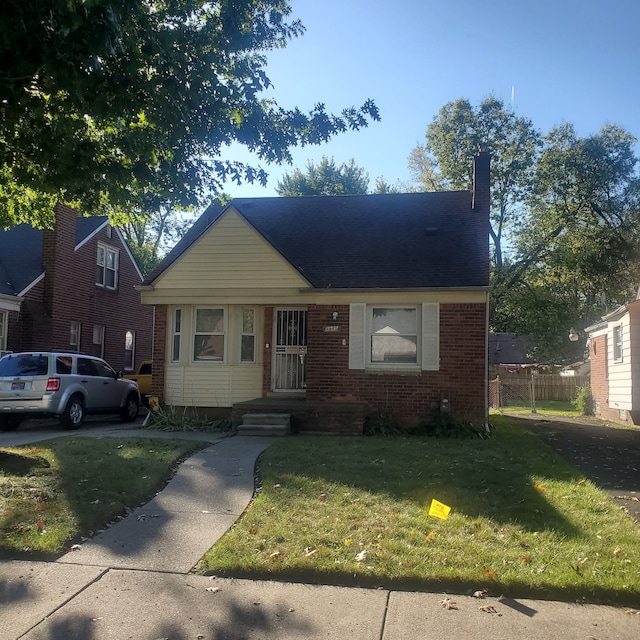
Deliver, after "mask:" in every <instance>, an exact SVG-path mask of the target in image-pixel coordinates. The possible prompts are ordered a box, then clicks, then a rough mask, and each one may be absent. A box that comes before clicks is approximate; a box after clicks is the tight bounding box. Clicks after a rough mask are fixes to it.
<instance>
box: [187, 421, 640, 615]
mask: <svg viewBox="0 0 640 640" xmlns="http://www.w3.org/2000/svg"><path fill="white" fill-rule="evenodd" d="M493 423H494V425H496V426H497V432H496V434H495V435H494V437H492V438H490V439H488V440H480V439H477V440H439V439H429V438H419V437H395V438H394V437H387V438H385V437H373V438H326V437H319V438H314V437H298V438H289V439H287V440H284V441H282V442H279V443H278V444H276V445H274V446H272V447H270V448H269V449H268V450H267V451H266V452H265V454H264V455H263V457H262V459H261V461H260V477H261V480H262V487H261V491H260V493H259V495H258V496H257V497H256V499H255V500H254V502H253V503H252V504H251V505H250V507H249V508H248V509H247V510H246V512H245V513H244V515H243V516H242V517H241V518H240V520H239V521H238V522H237V523H236V525H235V526H234V527H233V528H232V529H231V531H229V532H228V533H227V534H226V535H225V536H224V537H223V538H222V539H221V540H220V541H219V542H218V543H217V544H216V545H215V546H214V547H213V548H212V549H210V550H209V552H208V553H207V554H206V555H205V557H204V559H203V560H202V562H201V563H200V565H199V566H198V568H197V569H198V571H199V572H201V573H204V574H216V575H226V576H236V577H248V578H251V577H268V578H273V579H289V580H301V581H315V582H322V583H335V584H360V585H363V586H379V585H382V586H385V587H391V586H396V587H398V588H417V589H436V590H438V591H441V590H445V589H446V590H457V591H462V592H464V591H467V590H473V591H475V590H479V589H487V590H488V591H489V593H490V594H492V595H500V594H508V595H510V596H520V597H522V596H527V595H528V596H531V595H536V596H539V597H553V598H566V599H580V600H582V599H586V600H587V601H598V602H616V603H618V604H622V603H625V604H635V605H637V604H638V603H640V571H638V567H639V566H640V535H639V534H640V530H639V529H638V525H637V524H635V523H634V522H633V520H632V519H631V518H630V517H629V516H628V515H626V514H624V513H623V512H622V511H621V510H620V509H619V508H618V507H617V506H615V505H614V504H613V503H612V502H611V501H610V499H609V498H608V497H607V496H606V495H605V494H604V493H603V492H602V491H600V490H598V489H597V488H596V487H595V486H594V485H593V484H591V483H590V482H589V481H586V480H585V479H584V478H583V476H582V475H581V474H580V473H579V472H578V471H576V470H575V469H573V468H572V467H569V466H567V465H566V464H565V463H564V462H562V461H561V459H560V458H559V457H558V456H556V455H555V454H554V453H553V452H552V451H551V450H550V449H549V448H548V447H547V446H546V445H545V444H544V443H543V442H542V441H541V440H540V439H538V438H537V437H536V436H534V435H531V434H528V433H526V432H525V431H523V430H522V429H521V428H519V427H517V426H516V425H514V424H513V423H512V422H511V421H509V419H508V418H504V417H501V416H494V418H493ZM432 499H436V500H438V501H439V502H442V503H444V504H446V505H448V506H450V507H451V513H450V514H449V516H448V518H447V519H446V520H441V519H438V518H436V517H434V516H430V515H429V514H428V510H429V506H430V504H431V501H432Z"/></svg>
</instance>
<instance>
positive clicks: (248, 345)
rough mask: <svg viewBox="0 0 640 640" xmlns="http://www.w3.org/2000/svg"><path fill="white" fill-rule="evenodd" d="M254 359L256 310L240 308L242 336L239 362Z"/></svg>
mask: <svg viewBox="0 0 640 640" xmlns="http://www.w3.org/2000/svg"><path fill="white" fill-rule="evenodd" d="M255 361H256V310H255V309H243V310H242V337H241V342H240V362H255Z"/></svg>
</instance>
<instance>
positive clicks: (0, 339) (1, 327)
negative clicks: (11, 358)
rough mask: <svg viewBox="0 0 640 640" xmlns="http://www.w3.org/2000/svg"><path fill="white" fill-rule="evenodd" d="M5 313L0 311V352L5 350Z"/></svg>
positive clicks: (6, 314)
mask: <svg viewBox="0 0 640 640" xmlns="http://www.w3.org/2000/svg"><path fill="white" fill-rule="evenodd" d="M8 315H9V314H8V313H7V312H6V311H0V352H1V351H6V350H7V316H8Z"/></svg>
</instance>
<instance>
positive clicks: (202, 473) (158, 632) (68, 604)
mask: <svg viewBox="0 0 640 640" xmlns="http://www.w3.org/2000/svg"><path fill="white" fill-rule="evenodd" d="M272 442H273V440H270V439H266V438H251V437H230V438H224V439H222V440H220V441H219V442H217V443H216V444H214V445H213V446H211V447H209V448H207V449H205V450H203V451H200V452H199V453H197V454H195V455H194V456H192V457H191V458H189V459H188V460H187V461H186V462H185V463H183V464H182V465H181V466H180V468H179V470H178V472H177V474H176V475H175V477H174V478H173V479H172V480H171V482H170V483H169V484H168V485H167V487H166V488H165V489H164V490H163V491H162V492H161V493H159V494H158V495H157V496H156V497H155V498H154V499H153V500H152V501H151V502H149V503H147V504H146V505H144V506H143V507H140V508H139V509H136V510H135V511H134V512H133V513H132V514H131V515H129V516H128V517H127V518H125V519H124V520H122V521H121V522H119V523H118V524H116V525H114V526H112V527H110V528H109V529H107V530H106V531H104V532H103V533H101V534H99V535H97V536H95V537H94V538H92V539H91V540H90V541H88V542H87V543H85V544H83V545H82V546H81V548H80V549H79V550H78V551H72V552H70V553H68V554H66V555H65V556H63V557H61V558H60V559H59V560H58V561H57V562H52V563H45V562H24V561H3V562H0V630H1V631H0V636H1V637H2V638H3V639H6V640H14V639H15V640H17V639H18V638H20V639H21V640H22V639H24V640H58V639H62V638H65V639H74V640H75V639H77V640H124V639H127V638H130V639H134V640H137V639H140V640H187V639H189V640H196V639H200V640H258V639H260V640H266V639H271V638H278V639H280V640H294V639H296V640H297V639H303V638H304V639H311V640H313V639H315V638H318V639H319V638H334V639H343V638H349V640H413V639H414V638H417V639H424V640H431V639H434V640H435V639H442V640H444V639H448V640H449V639H450V640H453V639H456V640H457V639H462V640H467V639H468V640H471V639H472V638H473V639H474V640H477V639H482V638H491V639H492V640H513V639H515V638H518V639H531V640H538V639H539V640H543V639H544V640H548V639H549V638H563V639H567V640H592V639H594V638H597V640H607V639H610V640H614V639H615V640H637V638H638V637H640V615H632V614H628V613H625V610H624V609H618V608H614V607H605V606H593V605H575V604H567V603H559V602H550V601H541V600H519V601H514V600H508V599H500V598H495V597H494V598H486V599H483V600H477V599H475V598H472V597H470V596H464V595H462V596H458V595H452V596H451V599H452V600H453V601H455V602H456V607H457V608H451V609H445V608H444V607H443V606H442V604H441V601H442V600H443V598H444V595H445V594H433V593H404V592H397V591H389V590H383V589H380V590H370V589H359V588H345V587H333V586H310V585H302V584H288V583H277V582H269V581H248V580H231V579H220V578H218V579H216V578H208V577H202V576H195V575H189V574H188V572H189V570H190V569H191V567H192V566H193V565H194V564H195V563H196V562H197V561H198V559H199V558H200V557H201V556H202V554H203V553H204V552H205V551H206V550H207V549H208V548H209V547H210V546H211V545H212V544H213V543H214V542H215V541H216V540H217V539H218V538H219V537H220V536H221V535H222V534H223V533H224V531H226V530H227V528H228V527H229V526H230V525H231V524H232V523H233V522H234V521H235V520H236V519H237V517H238V516H239V515H240V514H241V513H242V511H243V510H244V508H245V507H246V505H247V504H248V502H249V500H250V499H251V496H252V494H253V483H254V480H253V474H254V465H255V461H256V458H257V457H258V455H260V453H261V452H262V451H263V450H264V449H265V448H266V447H267V446H269V444H271V443H272ZM639 605H640V603H639ZM481 606H484V607H489V608H491V607H493V608H494V609H495V612H494V613H492V612H491V609H489V610H488V611H482V610H481V609H480V607H481Z"/></svg>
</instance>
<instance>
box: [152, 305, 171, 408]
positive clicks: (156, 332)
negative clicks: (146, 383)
mask: <svg viewBox="0 0 640 640" xmlns="http://www.w3.org/2000/svg"><path fill="white" fill-rule="evenodd" d="M153 309H154V317H153V358H152V359H153V362H154V367H153V374H152V376H151V395H152V396H155V397H156V398H158V400H159V401H160V402H162V401H163V399H164V381H165V371H166V368H165V367H166V365H165V363H166V361H167V360H166V358H167V357H169V354H168V353H167V348H170V345H167V326H168V322H169V318H168V311H167V305H166V304H163V305H158V306H156V307H154V308H153Z"/></svg>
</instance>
